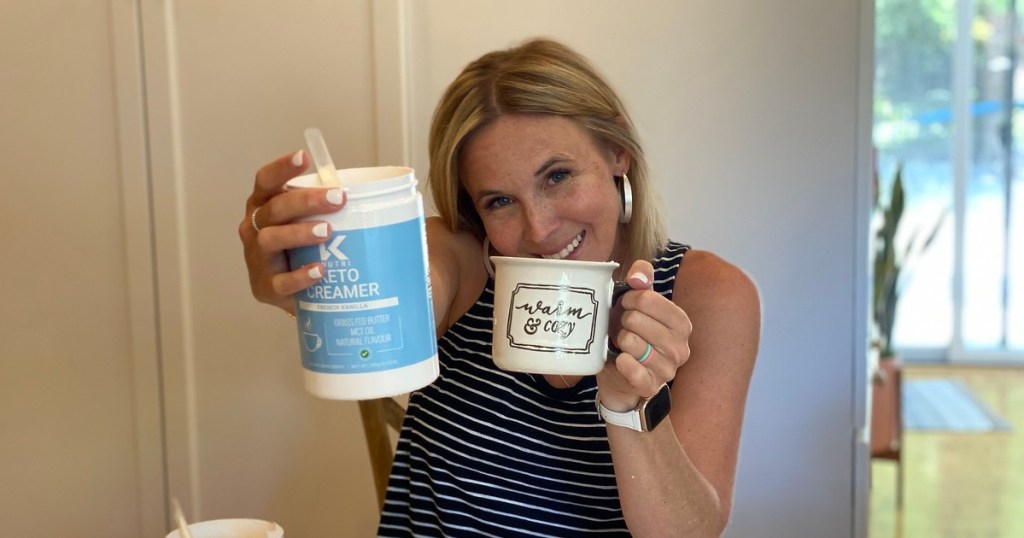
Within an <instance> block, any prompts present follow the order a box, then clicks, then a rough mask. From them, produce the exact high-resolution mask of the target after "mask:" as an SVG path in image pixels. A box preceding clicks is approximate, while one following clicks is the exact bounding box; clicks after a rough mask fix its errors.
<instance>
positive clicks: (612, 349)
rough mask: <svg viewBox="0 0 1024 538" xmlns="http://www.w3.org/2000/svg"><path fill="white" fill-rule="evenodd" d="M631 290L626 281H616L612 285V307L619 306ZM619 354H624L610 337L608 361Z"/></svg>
mask: <svg viewBox="0 0 1024 538" xmlns="http://www.w3.org/2000/svg"><path fill="white" fill-rule="evenodd" d="M629 289H630V288H629V284H627V283H626V281H624V280H616V281H615V283H614V284H612V306H615V305H617V304H618V303H619V299H621V298H622V296H623V295H625V293H626V292H627V291H629ZM619 353H622V350H621V349H619V348H618V346H616V345H615V344H613V343H612V337H611V336H609V337H608V354H607V356H606V358H607V359H614V358H615V357H617V356H618V355H619Z"/></svg>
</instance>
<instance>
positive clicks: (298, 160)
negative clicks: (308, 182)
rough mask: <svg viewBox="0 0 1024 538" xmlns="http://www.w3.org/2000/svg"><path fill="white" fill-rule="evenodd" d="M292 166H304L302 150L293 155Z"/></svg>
mask: <svg viewBox="0 0 1024 538" xmlns="http://www.w3.org/2000/svg"><path fill="white" fill-rule="evenodd" d="M292 166H294V167H295V168H298V167H300V166H302V150H301V149H300V150H299V151H296V152H295V153H292Z"/></svg>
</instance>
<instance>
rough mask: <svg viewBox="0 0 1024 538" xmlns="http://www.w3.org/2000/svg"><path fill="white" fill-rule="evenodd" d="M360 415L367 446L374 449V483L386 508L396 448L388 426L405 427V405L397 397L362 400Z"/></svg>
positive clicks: (398, 428)
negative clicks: (403, 421) (385, 496)
mask: <svg viewBox="0 0 1024 538" xmlns="http://www.w3.org/2000/svg"><path fill="white" fill-rule="evenodd" d="M359 414H360V415H361V416H362V419H363V433H365V434H366V448H367V449H368V450H369V452H370V466H371V467H372V468H373V484H374V487H376V489H377V503H378V504H379V506H380V508H383V507H384V495H385V493H386V492H387V490H388V478H390V477H391V464H392V462H393V461H394V459H395V451H394V448H393V444H392V442H391V435H390V434H389V433H388V428H391V429H393V430H395V431H396V432H397V431H399V430H401V429H402V420H403V419H405V408H404V407H402V405H401V404H399V403H398V402H397V401H395V399H394V398H378V399H375V400H360V401H359Z"/></svg>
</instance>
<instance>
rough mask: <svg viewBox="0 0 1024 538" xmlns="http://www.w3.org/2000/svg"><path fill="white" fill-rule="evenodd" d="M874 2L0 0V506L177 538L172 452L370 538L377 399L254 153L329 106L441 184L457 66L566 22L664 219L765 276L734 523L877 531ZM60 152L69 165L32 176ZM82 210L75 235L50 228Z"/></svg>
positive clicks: (230, 503)
mask: <svg viewBox="0 0 1024 538" xmlns="http://www.w3.org/2000/svg"><path fill="white" fill-rule="evenodd" d="M638 5H642V8H640V7H637V6H638ZM866 5H870V2H868V1H867V0H819V1H817V2H789V1H786V0H771V1H769V2H747V1H744V0H718V1H715V0H688V1H687V2H678V1H675V0H658V1H654V0H651V1H648V2H644V3H643V4H634V3H629V4H627V3H622V2H613V1H611V0H597V1H594V0H589V1H588V0H559V1H554V2H551V1H544V2H541V1H539V0H535V1H522V2H517V3H515V4H510V3H508V2H499V1H496V0H488V1H469V0H445V1H438V0H373V1H367V0H346V1H339V0H296V1H293V2H288V3H286V4H282V3H276V2H273V3H272V2H245V1H241V0H237V1H233V2H232V1H218V2H204V1H202V0H174V1H165V2H142V1H136V2H125V1H123V0H91V1H89V2H77V3H68V2H56V1H48V2H26V1H22V2H13V3H12V2H4V3H3V4H2V7H0V21H2V22H0V24H2V28H0V45H2V46H0V58H2V59H3V62H2V63H3V65H5V66H11V67H10V68H9V71H8V73H11V74H5V75H4V76H5V77H10V78H9V79H4V80H3V84H2V85H0V92H3V93H2V94H0V97H2V99H0V107H2V108H0V110H2V111H3V122H2V125H0V137H2V138H0V141H2V142H3V143H2V144H0V148H2V149H0V151H3V152H4V153H3V157H4V162H5V163H6V164H5V166H6V170H7V171H6V172H5V173H4V175H3V176H4V181H5V187H7V188H8V195H7V196H4V197H3V198H2V199H0V218H2V219H3V221H2V222H3V223H4V229H5V230H7V231H8V232H7V233H8V235H7V238H6V239H4V240H3V245H4V246H5V247H6V248H5V250H6V251H7V252H14V253H16V255H15V256H13V257H12V259H14V258H16V261H14V262H11V261H9V262H8V263H7V264H4V266H3V269H2V271H3V273H2V276H3V278H2V279H0V286H3V287H2V293H3V297H4V298H5V301H4V302H3V306H2V307H0V309H2V310H0V312H2V313H3V320H4V323H3V326H2V327H3V328H2V331H3V337H2V338H3V342H4V344H5V347H4V349H3V351H2V353H3V361H2V362H0V388H2V389H3V390H0V394H3V396H2V398H3V400H2V404H3V405H2V406H0V410H2V411H0V431H2V432H3V433H2V434H0V456H3V457H2V458H0V483H4V484H12V483H13V484H27V485H29V486H30V487H27V488H25V487H23V488H21V489H19V490H17V491H18V494H17V495H16V494H15V493H14V492H13V491H12V490H11V489H10V488H5V492H6V493H5V494H4V495H5V496H3V497H0V500H2V502H0V514H2V515H3V519H4V520H5V521H6V522H7V523H6V524H7V525H13V528H14V529H19V530H24V529H35V530H36V531H38V533H37V534H36V535H38V536H52V535H69V533H68V532H67V531H66V527H61V526H60V525H66V524H67V523H64V522H74V524H76V525H78V526H79V527H77V528H78V530H80V531H81V532H80V535H104V536H112V537H113V536H125V537H129V536H138V535H140V534H141V535H146V536H151V535H159V533H160V532H162V530H163V526H164V512H163V509H164V498H163V491H164V486H165V484H164V478H163V477H162V476H161V474H162V468H163V465H164V461H166V469H167V477H166V487H167V492H168V493H169V494H170V495H174V496H177V497H180V498H182V500H183V501H184V503H185V506H186V510H187V511H188V512H189V515H190V516H192V517H202V518H216V517H236V516H252V517H264V518H268V519H275V520H278V521H280V522H281V523H282V524H283V525H284V526H285V528H286V529H287V530H288V531H289V532H288V535H289V536H292V537H301V536H328V535H331V536H368V535H371V534H372V533H373V529H374V528H375V524H376V509H375V505H374V496H373V490H372V484H371V481H370V472H369V469H368V466H367V459H366V454H365V446H364V443H363V439H362V432H361V430H360V428H359V422H358V417H357V413H356V406H355V405H354V404H352V403H344V402H328V401H322V400H318V399H316V398H313V397H312V396H309V395H307V394H306V393H305V392H304V390H303V389H302V385H301V377H300V369H299V367H298V357H297V353H296V343H295V340H294V334H293V328H292V324H291V322H290V320H288V318H287V317H285V316H283V314H280V313H278V312H276V311H274V310H273V309H271V308H269V307H263V306H260V305H256V304H255V303H254V302H253V301H252V299H251V298H250V296H249V291H248V285H247V282H246V277H245V271H244V266H243V263H242V261H241V248H240V246H239V245H238V241H237V237H236V234H235V226H236V225H237V223H238V221H239V220H241V218H242V217H243V215H242V203H243V201H244V198H245V196H246V195H247V194H248V192H249V189H250V187H251V183H252V176H253V173H254V171H255V169H256V168H257V167H258V166H259V165H260V164H261V163H263V162H264V161H266V160H268V159H270V158H272V157H275V156H277V155H281V154H284V153H287V152H290V151H292V150H294V149H296V148H298V147H301V145H302V138H301V132H302V129H303V128H305V127H307V126H309V125H318V126H320V127H321V128H322V129H323V130H324V132H325V135H326V137H327V139H328V142H329V143H330V145H331V150H332V153H333V154H334V157H335V160H336V161H337V162H338V163H342V164H344V165H365V164H374V163H378V162H387V163H394V162H395V161H396V159H404V158H408V159H409V161H410V162H411V164H413V165H414V166H415V167H416V168H417V169H418V170H419V171H420V173H421V175H425V173H426V168H427V167H426V158H425V136H426V125H427V123H428V121H429V115H430V112H431V111H432V109H433V105H434V103H435V102H436V100H437V97H438V96H439V95H440V92H441V90H442V89H443V86H444V85H445V84H446V83H447V82H448V81H449V80H450V79H451V78H452V77H453V76H454V75H455V73H456V72H457V71H458V70H459V69H460V68H461V67H462V66H463V65H464V64H465V63H466V62H467V61H469V60H471V59H472V58H474V57H476V56H478V55H479V54H481V53H483V52H485V51H486V50H489V49H491V48H494V47H499V46H505V45H508V44H511V43H513V42H517V41H519V40H521V39H523V38H526V37H529V36H533V35H542V34H543V35H549V36H552V37H555V38H559V39H562V40H564V41H566V42H567V43H569V44H570V45H573V46H575V47H577V48H578V49H579V50H581V51H582V52H583V53H584V54H586V55H587V56H589V57H591V58H592V59H593V60H594V62H595V63H596V64H597V66H598V67H599V68H600V69H601V70H602V71H603V72H604V73H605V74H606V75H607V76H608V78H609V79H610V80H611V81H612V82H613V84H614V85H615V86H616V87H617V88H618V89H619V90H620V91H621V93H622V94H623V96H624V97H625V100H626V102H627V104H628V105H629V106H630V108H631V110H632V111H633V114H634V119H635V120H636V121H637V123H638V125H639V127H640V131H641V135H642V136H643V138H644V140H645V142H646V147H647V150H648V153H649V157H650V160H651V166H652V169H653V170H654V171H655V172H656V173H657V175H658V180H659V182H660V186H661V188H662V191H663V193H664V195H665V204H666V206H668V207H670V208H671V209H672V210H671V211H670V212H669V218H670V226H671V230H672V236H673V237H675V238H677V239H680V240H684V241H688V242H690V243H692V244H694V245H695V246H697V247H699V248H706V249H710V250H714V251H716V252H718V253H720V254H722V255H724V256H725V257H726V258H728V259H730V260H732V261H734V262H736V263H738V264H739V265H740V266H742V267H744V268H745V269H746V270H747V271H748V272H750V273H751V275H752V276H753V277H754V278H755V280H756V281H757V282H758V284H759V286H760V289H761V293H762V298H763V302H764V310H765V313H764V337H763V341H762V353H761V357H760V360H759V363H758V366H757V369H756V371H755V376H754V380H753V385H752V388H751V394H750V400H749V403H748V414H747V422H746V427H745V430H744V437H743V441H742V447H741V461H740V470H739V482H738V488H737V492H736V505H735V511H734V522H733V525H732V526H731V527H730V529H729V531H728V534H729V535H730V536H737V537H739V536H758V537H774V536H778V537H804V536H807V537H818V536H830V537H831V536H847V535H855V533H854V531H853V530H852V529H853V528H854V525H855V523H857V519H858V518H859V517H861V516H860V515H859V514H860V512H859V511H861V510H862V509H863V504H862V501H863V495H864V493H866V492H865V491H863V487H862V486H863V482H864V479H865V476H866V475H864V474H863V472H861V473H860V474H856V473H857V472H858V471H866V467H859V468H858V467H856V465H862V463H863V462H862V455H858V454H855V452H854V443H853V438H854V431H853V427H854V424H855V423H857V422H858V421H859V420H858V417H860V415H861V412H860V411H859V408H858V407H856V402H861V403H863V398H862V397H858V396H857V394H858V393H859V391H860V389H861V388H862V386H863V379H862V377H863V375H862V373H861V372H862V370H863V360H862V357H863V340H864V335H863V326H864V325H863V322H862V320H861V318H862V317H864V316H863V302H862V299H861V297H860V295H859V292H860V291H863V286H864V277H863V274H862V271H863V266H864V265H865V263H863V262H862V261H860V260H862V259H863V256H864V252H863V247H862V246H859V245H862V243H863V237H864V235H865V234H866V231H863V232H862V231H861V229H862V226H861V225H863V222H861V221H862V217H861V216H859V215H861V214H862V213H866V205H867V200H866V187H865V185H866V184H865V183H863V182H858V178H864V177H866V176H864V174H863V170H865V169H866V168H864V161H865V159H864V156H865V154H866V151H865V147H864V144H866V143H867V141H868V138H867V136H866V132H867V131H866V128H865V123H864V122H867V121H868V118H869V117H868V116H866V115H864V114H863V111H864V110H869V108H865V102H867V103H870V99H868V98H867V96H868V94H869V90H870V84H865V83H864V80H865V79H864V76H862V75H863V73H864V72H863V71H860V69H862V68H863V65H862V64H861V62H864V61H865V60H864V59H865V55H866V54H867V55H870V46H867V47H866V46H865V42H864V39H863V36H862V35H861V33H862V31H861V30H860V28H859V26H858V24H859V23H858V20H859V18H860V17H862V16H863V15H862V13H861V12H862V11H870V8H869V7H866ZM512 6H514V7H512ZM136 8H138V9H140V11H139V13H138V15H139V16H140V17H139V18H138V19H136V12H135V11H134V10H135V9H136ZM865 20H870V19H869V18H868V19H865ZM53 35H58V36H60V37H61V39H43V38H41V37H38V36H53ZM403 43H404V44H405V45H404V48H403V47H402V44H403ZM868 43H870V40H868ZM403 51H404V54H405V56H404V58H405V61H406V62H407V63H402V61H403V60H402V58H403V55H402V52H403ZM319 65H326V66H327V71H326V72H325V73H324V74H320V73H318V72H317V71H316V70H315V68H316V67H317V66H319ZM868 65H870V62H869V64H868ZM403 76H404V77H405V78H404V81H405V82H406V83H407V84H408V85H407V86H406V87H405V90H406V93H404V94H403V93H402V92H401V91H394V88H395V87H396V86H394V85H397V84H398V83H399V82H401V81H402V80H403ZM9 81H10V82H9ZM384 83H386V84H387V86H380V84H384ZM399 87H400V86H399ZM8 92H9V93H8ZM11 118H13V120H14V121H10V119H11ZM48 143H56V145H57V146H58V147H60V148H61V152H60V154H59V155H58V156H56V157H54V156H53V155H51V154H50V153H48V150H49V148H50V147H51V146H49V145H48ZM405 156H408V157H405ZM44 163H45V164H47V165H49V166H48V167H46V168H45V169H44V167H43V166H42V165H43V164H44ZM41 170H42V171H43V172H45V173H46V174H47V176H48V177H50V176H55V177H57V178H59V179H60V180H61V181H60V182H51V181H49V180H47V181H37V180H33V179H32V178H36V177H40V176H39V175H38V174H39V173H40V171H41ZM53 170H57V171H56V172H54V171H53ZM10 193H15V194H16V196H11V195H10ZM150 194H152V203H150V201H149V200H150ZM69 224H70V225H74V226H73V228H74V229H75V230H76V232H75V234H74V235H71V236H69V235H65V234H57V233H55V232H54V230H55V229H59V228H61V227H66V226H68V225H69ZM12 230H17V231H18V232H19V233H18V234H11V231H12ZM53 252H57V253H58V254H56V255H54V254H52V253H53ZM48 256H56V257H67V256H72V257H73V261H74V263H75V264H76V268H77V267H87V268H90V269H91V270H92V272H93V274H94V275H95V276H94V277H93V278H92V280H91V281H90V282H89V283H88V285H84V286H83V285H78V284H76V283H75V282H74V281H71V280H68V279H67V278H66V275H67V271H66V269H64V266H61V265H55V264H53V263H37V262H36V260H47V259H52V258H47V257H48ZM69 296H71V297H74V300H69V299H68V297H69ZM33 319H39V320H44V319H45V320H46V322H47V324H48V325H47V328H48V329H50V330H49V332H47V333H45V335H44V333H42V332H41V329H40V326H39V325H36V324H33V323H31V322H32V320H33ZM50 335H52V336H50ZM44 336H46V337H45V338H44ZM39 342H45V343H46V347H45V348H40V347H39ZM72 355H73V356H74V360H73V361H70V362H64V361H62V359H64V358H65V357H68V356H72ZM40 365H43V366H45V367H46V370H40ZM44 372H45V374H46V375H41V374H42V373H44ZM158 374H159V377H158ZM158 381H159V383H160V384H158ZM97 387H101V389H100V390H96V389H97ZM161 391H162V392H161ZM161 398H162V400H161ZM161 401H162V402H163V408H162V410H161V408H160V407H159V405H160V402H161ZM22 410H24V411H22ZM161 413H162V415H161ZM860 418H862V417H860ZM161 421H164V422H165V425H166V430H165V435H166V438H164V437H162V435H161ZM858 462H861V463H858ZM854 485H858V486H859V487H860V490H856V489H855V487H854ZM86 492H87V493H92V494H91V495H89V494H87V493H86ZM44 498H45V499H46V502H44V501H43V500H42V499H44ZM75 500H80V501H79V502H77V503H76V502H73V501H75ZM50 501H52V502H50ZM54 507H56V508H54ZM95 514H104V515H105V516H104V518H100V517H95ZM105 518H112V519H114V520H116V522H117V525H116V526H115V527H114V528H111V527H110V526H109V525H107V526H104V521H105ZM7 528H11V527H7ZM19 535H24V536H32V535H33V534H32V532H29V531H25V532H21V533H19Z"/></svg>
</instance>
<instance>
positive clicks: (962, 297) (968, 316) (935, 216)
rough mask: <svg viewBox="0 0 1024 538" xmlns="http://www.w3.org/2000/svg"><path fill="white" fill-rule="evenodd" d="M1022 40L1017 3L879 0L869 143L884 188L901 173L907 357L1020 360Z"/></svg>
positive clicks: (899, 323) (901, 318)
mask: <svg viewBox="0 0 1024 538" xmlns="http://www.w3.org/2000/svg"><path fill="white" fill-rule="evenodd" d="M1022 43H1024V41H1022V36H1021V28H1020V20H1019V17H1018V16H1017V14H1016V0H878V1H877V3H876V55H875V62H876V70H875V106H874V108H875V113H874V116H875V117H874V142H875V146H876V148H877V166H878V172H879V177H880V181H881V185H880V189H881V190H880V192H882V193H885V192H888V188H889V185H890V184H891V181H892V178H893V174H894V171H895V169H896V168H897V167H900V166H901V167H902V170H903V181H904V189H905V192H906V209H905V212H904V217H903V220H902V221H901V224H900V232H899V235H898V236H897V243H902V246H903V248H905V249H909V250H910V255H909V256H908V257H907V260H905V264H904V265H905V268H906V269H905V270H904V274H903V279H902V282H901V286H900V300H899V303H898V309H897V312H896V320H895V328H894V331H893V332H894V334H893V340H894V343H895V345H896V347H897V348H899V349H900V350H901V352H902V353H903V354H904V355H905V356H906V357H907V358H909V359H913V358H922V359H932V360H935V359H950V360H954V361H957V360H976V359H981V360H992V359H996V360H1002V359H1010V360H1024V218H1022V217H1024V154H1022V151H1021V150H1022V149H1024V123H1022V122H1024V119H1022V118H1021V115H1020V113H1019V112H1020V108H1021V106H1024V68H1022V66H1021V62H1022V59H1021V58H1018V56H1017V54H1018V53H1017V51H1018V49H1021V48H1022V47H1021V44H1022ZM933 231H934V232H935V234H934V240H933V241H931V242H930V243H928V244H927V248H924V246H925V241H924V239H925V238H926V237H930V236H931V235H932V232H933Z"/></svg>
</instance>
